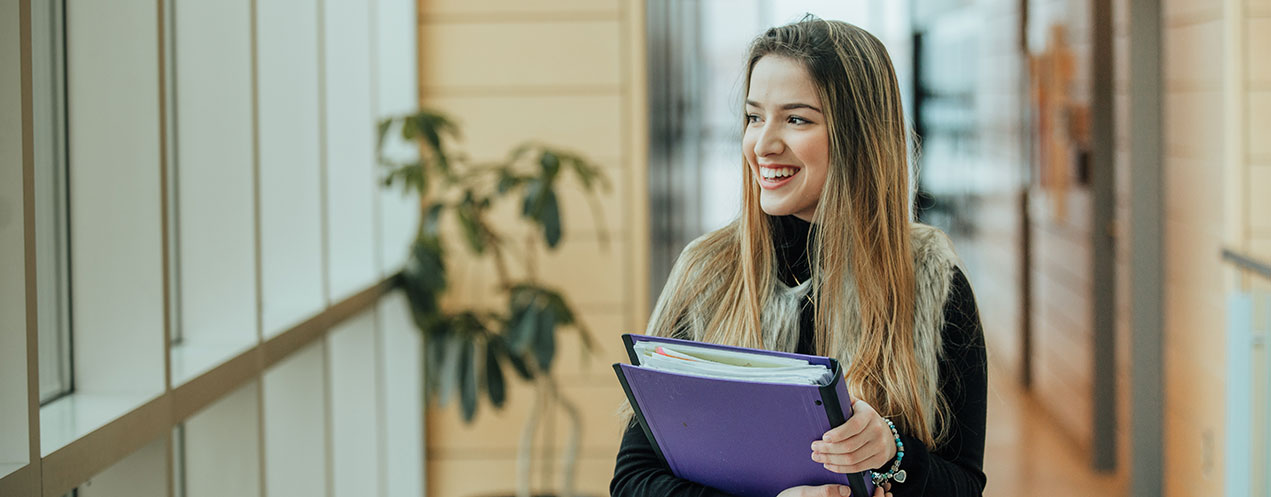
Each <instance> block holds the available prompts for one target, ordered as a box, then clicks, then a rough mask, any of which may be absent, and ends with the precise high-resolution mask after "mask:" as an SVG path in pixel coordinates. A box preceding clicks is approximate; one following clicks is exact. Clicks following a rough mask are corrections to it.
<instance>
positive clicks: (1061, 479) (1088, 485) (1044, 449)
mask: <svg viewBox="0 0 1271 497" xmlns="http://www.w3.org/2000/svg"><path fill="white" fill-rule="evenodd" d="M990 357H991V352H990ZM984 452H985V454H984V472H985V474H987V475H988V486H987V487H985V489H984V495H985V496H986V497H1018V496H1030V497H1052V496H1053V497H1061V496H1063V497H1067V496H1071V495H1126V490H1127V489H1126V485H1125V482H1124V481H1118V478H1117V477H1116V476H1115V475H1111V474H1106V475H1105V474H1100V473H1097V472H1095V471H1093V470H1091V469H1090V465H1089V464H1088V463H1087V462H1086V461H1085V460H1084V457H1083V455H1082V453H1081V451H1080V450H1078V448H1077V447H1076V445H1075V444H1074V443H1073V442H1071V441H1070V440H1067V439H1066V437H1065V436H1064V435H1063V433H1062V432H1060V430H1059V428H1058V427H1057V426H1056V424H1055V423H1054V421H1052V420H1051V419H1050V418H1049V417H1048V415H1047V414H1046V412H1045V411H1044V410H1043V409H1042V408H1041V407H1040V406H1038V405H1037V404H1036V403H1035V401H1033V399H1032V398H1031V397H1029V396H1028V395H1027V393H1026V392H1024V391H1023V390H1022V389H1021V388H1019V386H1018V384H1017V383H1016V382H1015V380H1014V379H1012V378H1009V377H1007V375H1006V374H1004V373H1003V371H1002V370H1001V368H999V367H997V365H996V364H993V363H992V360H991V359H990V364H989V407H988V434H987V436H986V437H985V449H984Z"/></svg>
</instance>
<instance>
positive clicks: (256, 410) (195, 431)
mask: <svg viewBox="0 0 1271 497" xmlns="http://www.w3.org/2000/svg"><path fill="white" fill-rule="evenodd" d="M259 393H260V385H259V384H258V383H256V382H252V383H248V384H247V385H245V386H243V387H242V388H239V389H238V390H235V391H234V392H232V393H230V394H228V395H226V396H225V397H222V398H221V399H220V400H218V401H216V403H214V404H212V405H210V406H208V407H207V409H205V410H203V411H202V412H200V413H197V414H195V415H194V416H191V417H190V419H188V420H186V422H185V441H184V447H185V452H184V457H185V464H184V468H183V474H184V475H185V483H184V487H185V497H223V496H230V495H232V496H234V497H259V496H260V450H259V449H260V446H259V441H260V422H259V420H260V402H259V400H258V397H257V396H258V395H259Z"/></svg>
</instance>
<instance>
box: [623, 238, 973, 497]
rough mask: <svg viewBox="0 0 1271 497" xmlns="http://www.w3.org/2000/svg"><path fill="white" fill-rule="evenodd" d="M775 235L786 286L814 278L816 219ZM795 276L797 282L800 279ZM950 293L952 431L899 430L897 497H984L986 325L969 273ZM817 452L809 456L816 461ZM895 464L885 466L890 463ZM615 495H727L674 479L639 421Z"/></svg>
mask: <svg viewBox="0 0 1271 497" xmlns="http://www.w3.org/2000/svg"><path fill="white" fill-rule="evenodd" d="M775 224H776V227H775V231H776V232H775V233H774V235H775V236H774V238H775V239H776V240H777V242H776V248H777V252H778V257H779V258H780V261H779V264H782V265H783V267H782V269H783V270H782V271H780V274H781V279H782V280H783V281H785V282H786V283H787V284H795V283H796V281H806V280H807V278H808V277H809V276H810V275H811V270H810V267H809V264H808V257H807V253H806V251H805V248H806V245H807V238H808V232H809V230H810V224H809V223H807V222H805V221H802V220H799V219H798V218H795V217H793V216H785V217H781V218H777V222H776V223H775ZM796 279H797V280H796ZM949 292H950V293H949V298H948V301H947V303H946V304H945V307H944V321H945V324H944V328H943V329H942V330H941V336H942V339H943V354H942V355H941V358H940V361H939V367H940V388H941V392H942V394H943V395H944V396H945V398H946V399H947V400H948V402H949V409H950V416H949V418H948V420H949V422H950V424H951V425H950V426H948V435H947V438H946V440H945V441H944V442H943V443H942V444H940V446H939V447H936V448H935V449H934V450H933V449H932V448H929V447H927V446H926V445H925V444H923V443H922V442H920V441H918V440H917V439H915V438H913V437H912V436H909V435H908V434H905V433H904V432H901V434H900V438H901V441H903V442H904V444H905V458H904V460H903V461H902V462H901V469H904V470H905V472H906V473H907V478H906V480H905V482H904V483H893V484H892V487H891V492H892V494H893V495H894V496H895V497H910V496H941V497H968V496H979V495H982V494H983V492H984V485H985V476H984V469H983V466H984V434H985V410H986V408H987V401H986V397H987V391H988V377H987V375H988V366H987V362H986V356H985V349H984V331H983V328H982V327H981V324H980V316H979V311H978V309H977V307H976V303H975V295H974V294H972V292H971V284H970V283H969V282H968V281H967V279H966V275H964V274H962V271H961V270H959V269H955V270H954V274H953V277H952V281H951V284H950V291H949ZM812 320H813V313H812V309H811V305H810V304H804V306H803V309H802V314H801V316H800V326H799V342H798V349H797V352H799V353H804V354H811V353H813V345H812V344H813V338H812V337H813V334H812V330H813V328H812ZM811 456H812V453H811V450H809V451H808V457H809V459H810V458H811ZM890 466H891V462H888V463H887V464H886V465H884V467H883V469H886V468H889V467H890ZM609 492H610V494H611V495H613V496H614V497H628V496H631V497H634V496H659V497H661V496H668V497H669V496H675V497H705V496H728V494H726V493H724V492H721V491H719V490H716V489H714V488H711V487H707V486H705V485H701V484H698V483H695V482H692V481H689V480H685V479H681V478H678V477H676V476H675V475H674V474H673V473H672V472H671V469H670V467H668V466H667V465H666V462H665V461H663V460H661V459H660V458H658V456H657V454H656V453H655V452H654V451H653V445H652V444H651V443H650V442H649V440H648V439H647V438H646V437H645V435H644V431H643V430H642V429H641V428H640V426H639V424H637V423H636V422H635V421H634V420H633V421H632V423H631V425H630V426H628V427H627V431H626V433H625V434H624V435H623V437H622V445H621V447H620V448H619V449H618V458H617V462H616V464H615V467H614V475H613V480H612V481H611V482H610V484H609Z"/></svg>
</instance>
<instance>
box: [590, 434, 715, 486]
mask: <svg viewBox="0 0 1271 497" xmlns="http://www.w3.org/2000/svg"><path fill="white" fill-rule="evenodd" d="M609 494H610V495H612V496H613V497H636V496H650V497H651V496H659V497H660V496H678V497H729V494H726V493H723V492H720V491H718V490H715V489H714V488H711V487H707V486H705V485H701V484H698V483H694V482H691V481H689V480H685V479H683V478H679V477H676V476H675V474H673V473H671V468H669V467H667V465H666V463H664V462H662V459H660V458H658V455H657V453H656V452H654V451H653V444H651V443H649V439H648V437H645V436H644V430H642V429H640V425H639V424H637V423H636V422H635V421H634V420H633V421H632V422H631V423H630V424H629V425H628V426H627V432H626V433H625V434H623V435H622V446H621V447H619V448H618V461H617V463H616V464H615V466H614V469H613V480H612V481H610V482H609Z"/></svg>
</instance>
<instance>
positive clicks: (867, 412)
mask: <svg viewBox="0 0 1271 497" xmlns="http://www.w3.org/2000/svg"><path fill="white" fill-rule="evenodd" d="M877 417H878V413H877V412H874V408H873V407H870V405H869V404H868V403H866V402H865V401H863V400H857V401H855V402H853V403H852V417H851V418H849V419H848V420H847V422H846V423H843V424H841V425H838V426H837V427H835V428H831V429H830V431H827V432H825V435H824V436H823V437H821V440H824V441H826V442H841V441H843V440H847V439H848V438H849V437H851V436H852V435H855V434H857V433H860V432H861V431H863V430H864V429H865V427H867V426H869V423H870V421H872V420H873V419H874V418H877Z"/></svg>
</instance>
